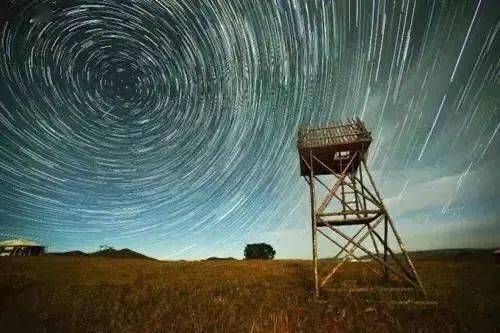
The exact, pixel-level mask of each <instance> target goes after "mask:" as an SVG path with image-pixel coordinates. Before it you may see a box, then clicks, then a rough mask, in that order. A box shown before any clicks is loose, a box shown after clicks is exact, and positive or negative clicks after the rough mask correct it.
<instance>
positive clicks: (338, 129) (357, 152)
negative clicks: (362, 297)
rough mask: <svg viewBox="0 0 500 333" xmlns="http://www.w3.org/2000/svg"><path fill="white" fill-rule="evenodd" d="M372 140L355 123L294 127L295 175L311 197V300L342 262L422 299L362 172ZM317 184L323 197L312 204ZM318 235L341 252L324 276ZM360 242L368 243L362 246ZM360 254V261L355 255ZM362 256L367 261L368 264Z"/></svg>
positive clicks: (393, 231) (373, 189) (360, 124)
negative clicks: (296, 135) (297, 170)
mask: <svg viewBox="0 0 500 333" xmlns="http://www.w3.org/2000/svg"><path fill="white" fill-rule="evenodd" d="M371 141H372V138H371V133H370V132H369V131H368V130H367V129H366V127H365V125H364V124H363V122H362V121H361V120H359V119H350V120H347V121H345V122H336V123H331V124H328V125H327V126H324V127H308V128H304V127H301V128H300V129H299V138H298V151H299V156H300V174H301V176H303V177H304V178H305V179H306V181H307V183H308V184H309V191H310V197H311V198H310V199H311V221H312V248H313V270H314V291H315V295H316V296H318V295H319V291H320V288H323V287H324V286H325V285H326V283H327V282H328V281H329V280H331V278H332V277H333V276H334V275H335V273H337V272H338V271H339V269H340V268H341V266H342V265H343V264H344V263H345V262H346V261H347V260H352V261H357V262H359V263H360V264H364V265H365V266H366V267H367V268H369V269H370V270H371V271H373V272H375V273H376V274H378V275H380V276H381V277H382V278H383V279H384V280H388V277H389V274H391V277H393V276H394V277H396V278H397V280H396V281H398V282H399V283H400V284H405V285H407V286H409V287H411V288H415V289H417V290H420V291H422V292H423V293H424V295H425V291H424V288H423V286H422V283H421V281H420V278H419V276H418V274H417V271H416V270H415V267H414V265H413V263H412V261H411V259H410V257H409V256H408V253H407V251H406V249H405V247H404V244H403V241H402V240H401V237H400V236H399V234H398V232H397V231H396V228H395V225H394V222H393V220H392V219H391V217H390V216H389V213H388V211H387V208H386V207H385V205H384V203H383V201H382V197H381V196H380V192H379V191H378V190H377V187H376V186H375V183H374V180H373V177H372V175H371V174H370V171H369V170H368V168H367V165H366V157H367V154H368V148H369V147H370V143H371ZM317 185H321V187H322V190H323V191H322V193H324V192H325V190H326V194H325V195H324V197H323V198H322V200H320V201H318V200H317V199H320V198H318V193H319V191H318V190H317V189H316V186H317ZM358 227H359V230H358V229H357V228H358ZM377 227H378V228H377ZM346 228H350V229H353V228H355V229H356V230H357V232H354V233H351V234H349V233H347V232H345V231H343V230H346ZM379 229H381V230H379ZM351 231H352V230H351ZM318 233H319V234H321V235H322V236H324V237H325V238H326V239H327V240H328V241H329V242H331V243H333V244H334V245H336V246H337V247H339V248H340V251H339V252H337V254H336V255H334V256H333V260H331V261H332V262H333V267H332V268H331V269H329V270H327V271H326V274H325V275H324V276H320V275H319V273H318V239H317V234H318ZM390 237H392V238H394V239H395V243H397V244H398V245H399V248H400V251H401V254H397V253H396V252H395V251H394V250H393V249H392V248H391V246H390V241H389V238H390ZM339 239H340V240H341V241H342V240H343V241H344V242H345V244H344V245H343V244H341V241H339ZM364 241H368V242H369V244H368V245H364V244H365V243H366V242H365V243H364ZM359 252H361V255H362V256H363V258H362V257H360V256H359V254H357V253H359ZM397 252H399V251H397ZM329 257H331V256H329ZM364 258H370V260H371V262H370V263H368V262H366V260H365V259H364ZM374 264H375V265H374ZM399 289H405V288H399ZM406 289H409V288H406Z"/></svg>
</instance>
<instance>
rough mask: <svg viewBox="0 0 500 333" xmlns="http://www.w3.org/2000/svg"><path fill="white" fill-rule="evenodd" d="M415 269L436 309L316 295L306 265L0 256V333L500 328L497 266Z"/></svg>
mask: <svg viewBox="0 0 500 333" xmlns="http://www.w3.org/2000/svg"><path fill="white" fill-rule="evenodd" d="M416 266H417V269H418V270H419V273H420V275H421V278H422V280H423V281H424V283H425V285H426V287H427V290H428V293H429V299H432V300H435V301H437V302H438V305H437V307H433V306H412V305H402V306H391V305H390V303H388V302H387V301H386V300H387V297H388V296H378V295H374V296H369V295H363V294H361V295H352V294H340V295H339V294H334V293H326V292H325V293H323V295H322V297H321V299H319V300H315V299H314V297H313V296H312V294H311V286H312V279H311V277H312V276H311V264H310V262H309V261H300V260H273V261H237V260H227V261H223V260H221V261H194V262H161V261H151V260H141V259H115V258H92V257H22V258H0V267H1V269H0V295H1V296H2V297H0V331H2V332H37V331H38V332H336V331H340V332H345V331H356V332H359V331H371V332H372V331H375V332H387V331H402V332H403V331H404V332H408V331H432V332H446V331H448V332H456V331H478V332H492V331H500V288H499V287H500V284H499V283H498V282H499V281H500V265H498V264H494V263H493V262H489V261H487V262H456V261H453V260H441V261H439V260H428V261H425V260H417V262H416ZM362 267H363V266H362V265H360V263H349V264H347V266H346V267H345V268H344V269H343V270H342V272H341V274H340V275H339V276H338V280H337V281H338V282H337V283H341V282H340V281H344V285H350V284H352V283H353V280H354V279H358V278H361V279H365V280H366V281H368V272H367V271H365V270H364V269H363V268H362ZM367 283H368V282H367ZM408 297H413V298H415V299H416V298H418V295H411V294H410V295H406V296H404V297H403V299H406V298H408ZM391 299H398V296H391ZM399 299H401V297H399Z"/></svg>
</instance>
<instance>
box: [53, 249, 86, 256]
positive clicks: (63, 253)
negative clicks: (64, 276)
mask: <svg viewBox="0 0 500 333" xmlns="http://www.w3.org/2000/svg"><path fill="white" fill-rule="evenodd" d="M46 255H47V256H67V257H86V256H88V254H87V253H85V252H82V251H78V250H76V251H68V252H50V253H47V254H46Z"/></svg>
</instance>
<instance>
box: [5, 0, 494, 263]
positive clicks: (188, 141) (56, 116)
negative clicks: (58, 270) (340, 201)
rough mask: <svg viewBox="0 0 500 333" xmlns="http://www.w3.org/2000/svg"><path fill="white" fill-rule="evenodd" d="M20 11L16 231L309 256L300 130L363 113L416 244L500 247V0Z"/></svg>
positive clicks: (109, 5)
mask: <svg viewBox="0 0 500 333" xmlns="http://www.w3.org/2000/svg"><path fill="white" fill-rule="evenodd" d="M2 6H3V8H0V10H2V11H3V13H4V14H2V16H1V17H0V18H1V21H0V27H1V32H0V38H1V39H0V40H1V45H0V47H1V52H0V79H1V81H0V131H1V134H0V157H1V158H0V202H1V205H0V237H3V238H7V237H27V238H31V239H35V240H38V241H39V242H41V243H44V244H47V245H48V246H49V249H50V247H51V248H53V249H61V250H65V249H74V248H79V249H83V250H86V249H94V250H95V249H96V248H97V247H98V245H99V244H111V245H117V246H120V245H121V246H127V247H131V248H134V249H139V250H142V251H143V252H145V253H148V254H150V255H153V256H156V257H165V258H177V257H179V258H182V257H187V258H201V257H207V256H210V255H219V254H220V255H232V256H241V255H242V251H243V247H244V244H245V242H249V241H260V240H262V241H268V242H270V243H273V245H274V246H275V248H277V252H278V253H277V255H278V257H280V256H281V257H287V256H296V257H297V256H298V257H301V256H303V257H307V256H308V255H309V248H308V247H307V246H308V245H307V244H308V243H307V242H308V241H309V236H308V232H310V231H309V230H308V229H309V224H308V222H309V220H308V218H307V214H308V213H307V212H308V209H309V206H308V192H307V189H306V184H305V182H304V180H303V179H301V178H300V177H299V163H298V156H297V151H296V139H297V137H296V135H297V130H298V127H299V125H300V124H321V123H323V122H327V121H329V120H336V119H345V118H349V117H355V116H357V117H360V118H361V119H363V120H364V121H365V122H366V124H367V127H368V128H369V129H370V130H371V131H372V136H373V137H374V139H375V142H374V143H373V145H372V147H371V151H370V156H369V162H370V166H371V167H372V169H373V170H374V173H375V176H376V177H377V179H378V180H380V183H381V185H382V194H383V195H384V196H385V197H386V199H387V202H388V205H389V208H390V209H393V210H394V212H395V214H396V219H399V221H400V222H398V223H401V225H402V228H403V229H402V230H403V234H404V235H405V236H407V238H409V244H410V245H411V246H413V247H414V248H425V247H442V246H458V245H459V243H460V242H459V240H460V241H463V242H466V243H467V242H468V243H467V244H468V245H471V246H480V245H484V246H493V245H492V244H493V243H495V242H497V243H498V242H500V222H499V221H498V217H499V215H500V208H499V207H498V198H499V197H500V196H499V194H500V190H499V189H498V185H499V184H500V177H499V176H498V170H497V169H498V163H499V162H500V158H499V156H500V147H499V146H500V145H499V144H498V143H499V135H500V134H499V133H498V129H499V126H500V109H499V108H500V43H499V41H500V40H499V33H498V32H499V29H500V3H499V2H498V1H494V0H490V1H488V0H479V1H475V0H474V1H465V0H464V1H459V0H456V1H451V0H450V1H447V0H442V1H437V0H436V1H410V0H402V1H375V0H374V1H359V0H358V1H340V0H321V1H320V0H316V1H313V0H310V1H309V0H304V1H302V0H294V1H291V0H277V1H271V0H262V1H250V0H242V1H232V0H231V1H229V0H219V1H179V0H154V1H146V0H126V1H117V0H116V1H115V0H100V1H87V0H71V1H9V2H8V3H7V4H4V5H2ZM439 233H441V235H448V236H443V237H435V238H434V237H430V236H432V235H439ZM430 238H434V239H430ZM453 238H454V239H455V240H456V241H454V239H453ZM423 240H425V241H423ZM463 242H462V243H463ZM300 244H306V245H304V246H302V247H301V245H300ZM457 244H458V245H457ZM467 244H466V245H467Z"/></svg>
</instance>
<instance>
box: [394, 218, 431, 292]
mask: <svg viewBox="0 0 500 333" xmlns="http://www.w3.org/2000/svg"><path fill="white" fill-rule="evenodd" d="M386 218H387V222H388V223H389V225H390V226H391V230H392V232H393V233H394V236H395V237H396V240H397V241H398V243H399V247H400V248H401V251H402V252H403V255H404V257H405V259H406V262H407V263H408V266H410V268H411V270H412V273H413V275H414V277H415V281H416V282H417V283H418V285H419V287H420V290H421V291H422V293H423V294H424V296H426V297H427V292H426V291H425V289H424V286H423V284H422V281H421V280H420V277H419V276H418V273H417V270H416V269H415V266H414V265H413V262H412V260H411V258H410V256H409V255H408V251H406V247H405V245H404V244H403V241H402V240H401V237H399V233H398V232H397V231H396V228H395V227H394V222H393V221H392V218H391V217H390V216H389V215H386Z"/></svg>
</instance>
